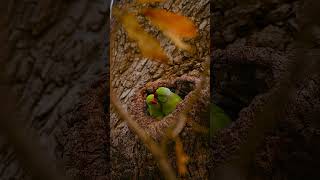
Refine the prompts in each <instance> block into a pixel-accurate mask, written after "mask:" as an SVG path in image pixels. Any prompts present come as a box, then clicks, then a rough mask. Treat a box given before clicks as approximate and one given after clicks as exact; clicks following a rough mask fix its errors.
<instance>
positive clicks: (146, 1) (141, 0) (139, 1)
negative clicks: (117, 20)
mask: <svg viewBox="0 0 320 180" xmlns="http://www.w3.org/2000/svg"><path fill="white" fill-rule="evenodd" d="M164 1H165V0H137V2H138V3H154V2H164Z"/></svg>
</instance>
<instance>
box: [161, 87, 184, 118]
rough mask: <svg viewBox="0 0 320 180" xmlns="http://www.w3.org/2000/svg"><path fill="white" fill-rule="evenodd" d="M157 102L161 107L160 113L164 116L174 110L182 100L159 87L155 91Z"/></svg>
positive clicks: (164, 88)
mask: <svg viewBox="0 0 320 180" xmlns="http://www.w3.org/2000/svg"><path fill="white" fill-rule="evenodd" d="M156 94H157V96H158V101H159V103H160V104H161V106H162V112H163V114H164V115H165V116H166V115H168V114H170V113H171V112H172V111H174V110H175V109H176V106H177V105H178V104H179V103H180V102H181V101H182V98H181V97H180V96H179V95H177V94H175V93H173V92H171V91H170V89H169V88H166V87H159V88H158V89H157V90H156Z"/></svg>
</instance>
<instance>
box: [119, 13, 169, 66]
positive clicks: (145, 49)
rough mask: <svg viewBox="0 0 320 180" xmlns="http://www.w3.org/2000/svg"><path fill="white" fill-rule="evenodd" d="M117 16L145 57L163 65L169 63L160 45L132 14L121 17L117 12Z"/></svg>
mask: <svg viewBox="0 0 320 180" xmlns="http://www.w3.org/2000/svg"><path fill="white" fill-rule="evenodd" d="M115 14H116V15H117V16H118V17H119V18H120V20H121V22H122V24H123V26H124V28H125V29H126V31H127V33H128V37H129V38H131V39H133V40H135V41H137V43H138V46H139V48H140V50H141V53H142V55H143V56H145V57H149V58H151V59H154V60H158V61H159V62H162V63H167V62H168V57H167V56H166V55H165V53H164V52H163V50H162V48H161V46H160V43H159V42H158V41H157V40H156V39H154V38H153V37H152V36H151V35H149V34H148V33H146V32H145V31H144V30H143V29H142V28H141V27H140V25H139V23H138V21H137V19H136V17H135V16H134V15H133V14H132V13H127V14H124V15H120V12H119V11H117V12H116V13H115Z"/></svg>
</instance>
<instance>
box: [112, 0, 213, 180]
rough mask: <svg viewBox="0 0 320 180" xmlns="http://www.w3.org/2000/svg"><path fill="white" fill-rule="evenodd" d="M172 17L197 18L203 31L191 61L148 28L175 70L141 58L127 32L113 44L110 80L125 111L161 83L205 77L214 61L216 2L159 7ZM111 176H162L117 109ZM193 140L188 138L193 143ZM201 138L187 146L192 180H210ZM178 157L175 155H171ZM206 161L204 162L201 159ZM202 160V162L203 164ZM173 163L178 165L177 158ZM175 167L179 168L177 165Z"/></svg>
mask: <svg viewBox="0 0 320 180" xmlns="http://www.w3.org/2000/svg"><path fill="white" fill-rule="evenodd" d="M159 7H160V8H165V9H167V10H169V11H173V12H180V13H181V14H183V15H184V16H187V17H189V18H191V19H192V20H193V21H194V22H195V24H196V26H197V27H198V32H199V35H198V37H197V38H195V39H194V40H192V41H191V44H192V45H194V46H195V49H196V53H195V54H194V55H193V56H191V55H189V54H188V53H186V52H183V51H181V50H179V49H178V48H176V47H175V46H174V45H173V44H172V43H171V42H170V41H169V40H168V39H167V38H166V37H164V36H163V34H161V33H160V32H158V30H156V29H155V28H153V27H150V25H148V24H147V23H146V22H143V27H146V29H147V31H149V32H152V34H153V35H154V36H155V37H156V38H157V39H158V40H159V41H160V43H161V45H162V46H163V47H164V49H165V51H166V53H167V54H168V56H169V57H170V64H169V65H164V64H160V63H158V62H154V61H151V60H149V59H146V58H143V57H141V56H139V54H138V53H137V51H135V49H137V47H136V45H135V43H133V42H132V41H130V40H129V39H128V38H127V35H126V32H125V31H124V30H123V28H120V29H116V30H115V32H113V33H114V35H115V40H114V41H112V42H111V43H112V46H111V47H113V49H112V54H111V72H110V78H111V83H112V86H113V90H114V91H115V92H116V95H117V96H118V98H119V99H120V101H121V103H122V106H123V108H124V109H127V108H128V106H130V105H131V106H134V104H133V103H131V99H132V97H133V96H134V95H135V93H136V92H137V91H138V90H139V88H141V87H143V86H145V85H146V84H147V83H148V82H152V81H155V80H158V79H163V80H166V79H172V78H174V77H179V76H181V75H185V74H186V75H190V76H194V77H198V76H199V74H200V72H201V71H203V62H204V61H205V60H208V59H209V46H210V34H209V29H210V2H209V0H202V1H197V3H196V4H195V1H190V0H186V1H173V0H169V1H166V2H165V3H163V4H160V5H159ZM110 118H111V119H110V128H111V132H110V133H111V134H110V138H111V165H112V167H111V174H112V177H114V178H116V179H117V178H120V177H137V178H138V177H140V178H142V177H144V178H159V177H161V175H159V174H160V172H159V170H158V167H157V165H156V163H155V162H154V160H153V158H152V155H151V154H150V152H148V150H147V149H146V148H145V147H144V146H143V145H142V144H141V143H140V140H139V139H138V138H136V137H135V135H134V134H133V133H132V131H130V130H129V129H128V126H127V124H126V122H123V121H121V120H120V119H119V117H118V116H117V113H116V112H114V110H113V109H111V113H110ZM187 139H188V138H187ZM204 142H205V140H204V139H201V137H199V136H198V137H196V136H194V135H193V136H190V137H189V139H188V140H187V142H185V141H184V149H185V150H186V151H187V154H188V155H189V156H190V157H191V158H194V159H193V161H194V163H190V165H189V166H188V173H187V177H189V178H191V177H208V172H207V168H206V158H208V157H207V155H208V154H206V153H205V152H202V151H205V150H204V148H203V147H204V146H203V143H204ZM171 151H173V152H174V149H171ZM201 155H202V156H201ZM201 158H202V159H201ZM171 160H172V162H174V161H173V159H172V157H171ZM174 166H175V165H174Z"/></svg>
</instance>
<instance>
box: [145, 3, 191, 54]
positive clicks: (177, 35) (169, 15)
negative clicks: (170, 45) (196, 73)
mask: <svg viewBox="0 0 320 180" xmlns="http://www.w3.org/2000/svg"><path fill="white" fill-rule="evenodd" d="M143 14H144V15H145V16H146V17H148V18H149V19H150V21H151V22H152V23H153V24H154V25H156V26H157V27H158V28H159V29H160V30H161V31H163V33H164V34H165V35H166V36H167V37H169V38H170V39H171V40H172V41H173V42H174V43H175V45H176V46H177V47H179V48H181V49H184V50H187V51H191V52H192V51H193V49H192V48H191V46H190V45H188V44H186V43H185V42H184V41H183V40H182V39H183V38H193V37H195V36H196V35H197V29H196V27H195V25H194V24H193V22H192V21H191V20H189V19H188V18H187V17H185V16H182V15H179V14H175V13H173V12H169V11H166V10H164V9H151V8H148V9H144V10H143Z"/></svg>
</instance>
